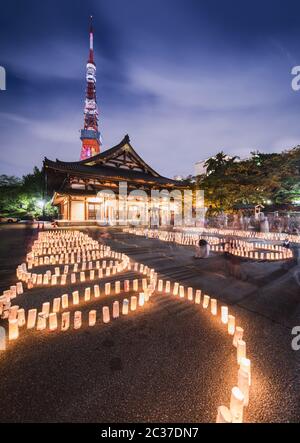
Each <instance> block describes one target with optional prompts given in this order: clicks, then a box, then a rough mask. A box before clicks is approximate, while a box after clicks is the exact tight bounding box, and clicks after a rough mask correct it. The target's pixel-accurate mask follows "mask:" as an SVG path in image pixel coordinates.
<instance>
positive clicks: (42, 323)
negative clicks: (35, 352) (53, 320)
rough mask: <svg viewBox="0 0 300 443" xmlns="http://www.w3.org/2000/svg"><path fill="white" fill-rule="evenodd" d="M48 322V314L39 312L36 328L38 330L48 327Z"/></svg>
mask: <svg viewBox="0 0 300 443" xmlns="http://www.w3.org/2000/svg"><path fill="white" fill-rule="evenodd" d="M46 324H47V315H46V314H45V313H44V312H39V313H38V316H37V325H36V329H37V330H38V331H42V330H43V329H45V328H46Z"/></svg>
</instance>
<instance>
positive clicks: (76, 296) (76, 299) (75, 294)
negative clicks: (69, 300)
mask: <svg viewBox="0 0 300 443" xmlns="http://www.w3.org/2000/svg"><path fill="white" fill-rule="evenodd" d="M72 297H73V305H79V292H78V291H74V292H73V293H72Z"/></svg>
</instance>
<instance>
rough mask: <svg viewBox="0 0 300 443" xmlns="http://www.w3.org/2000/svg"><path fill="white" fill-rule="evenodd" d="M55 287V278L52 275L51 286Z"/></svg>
mask: <svg viewBox="0 0 300 443" xmlns="http://www.w3.org/2000/svg"><path fill="white" fill-rule="evenodd" d="M38 284H39V283H38ZM55 285H57V276H56V275H52V276H51V286H55Z"/></svg>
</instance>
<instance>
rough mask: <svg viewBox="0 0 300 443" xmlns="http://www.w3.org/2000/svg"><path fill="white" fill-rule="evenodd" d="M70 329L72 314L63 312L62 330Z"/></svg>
mask: <svg viewBox="0 0 300 443" xmlns="http://www.w3.org/2000/svg"><path fill="white" fill-rule="evenodd" d="M69 327H70V312H63V313H62V315H61V330H62V331H67V330H68V329H69Z"/></svg>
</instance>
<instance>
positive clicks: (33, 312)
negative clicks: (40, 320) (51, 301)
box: [27, 309, 37, 329]
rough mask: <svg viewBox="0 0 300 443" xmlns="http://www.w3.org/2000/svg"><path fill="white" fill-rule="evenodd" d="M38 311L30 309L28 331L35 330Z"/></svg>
mask: <svg viewBox="0 0 300 443" xmlns="http://www.w3.org/2000/svg"><path fill="white" fill-rule="evenodd" d="M36 316H37V310H36V309H29V311H28V318H27V329H33V328H34V327H35V323H36Z"/></svg>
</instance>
